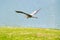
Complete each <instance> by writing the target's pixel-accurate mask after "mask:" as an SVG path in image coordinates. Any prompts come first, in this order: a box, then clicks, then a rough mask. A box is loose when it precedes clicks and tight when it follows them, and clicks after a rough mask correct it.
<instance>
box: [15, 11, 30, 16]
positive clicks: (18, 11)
mask: <svg viewBox="0 0 60 40" xmlns="http://www.w3.org/2000/svg"><path fill="white" fill-rule="evenodd" d="M16 13H22V14H25V15H29V14H27V13H25V12H23V11H16Z"/></svg>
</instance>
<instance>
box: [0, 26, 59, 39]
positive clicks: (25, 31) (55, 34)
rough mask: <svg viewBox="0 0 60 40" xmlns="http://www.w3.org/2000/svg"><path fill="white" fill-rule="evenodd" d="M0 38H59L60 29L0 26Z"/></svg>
mask: <svg viewBox="0 0 60 40" xmlns="http://www.w3.org/2000/svg"><path fill="white" fill-rule="evenodd" d="M0 40H60V30H54V29H46V28H17V27H12V28H8V27H5V28H0Z"/></svg>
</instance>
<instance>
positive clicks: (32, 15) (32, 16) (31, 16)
mask: <svg viewBox="0 0 60 40" xmlns="http://www.w3.org/2000/svg"><path fill="white" fill-rule="evenodd" d="M39 10H40V9H38V10H36V11H34V12H33V13H32V14H27V13H25V12H23V11H16V12H17V13H22V14H25V15H26V18H37V17H35V16H34V15H35V14H36V13H37V12H38V11H39Z"/></svg>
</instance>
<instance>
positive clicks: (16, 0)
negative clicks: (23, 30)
mask: <svg viewBox="0 0 60 40" xmlns="http://www.w3.org/2000/svg"><path fill="white" fill-rule="evenodd" d="M39 8H41V10H40V11H39V12H38V13H37V14H36V16H37V17H38V19H33V18H31V19H26V18H25V17H24V15H22V14H17V13H16V12H15V10H21V11H24V12H27V13H31V12H33V11H34V10H37V9H39ZM4 25H8V26H27V27H28V26H31V27H43V28H56V27H57V28H60V27H59V26H60V0H0V26H4Z"/></svg>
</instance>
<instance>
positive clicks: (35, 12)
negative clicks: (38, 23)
mask: <svg viewBox="0 0 60 40" xmlns="http://www.w3.org/2000/svg"><path fill="white" fill-rule="evenodd" d="M39 10H40V9H38V10H36V11H34V12H33V13H32V14H31V15H35V14H36V13H38V12H39Z"/></svg>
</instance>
